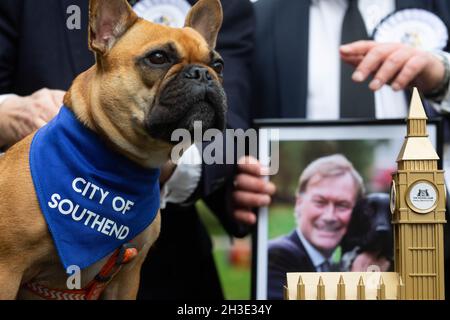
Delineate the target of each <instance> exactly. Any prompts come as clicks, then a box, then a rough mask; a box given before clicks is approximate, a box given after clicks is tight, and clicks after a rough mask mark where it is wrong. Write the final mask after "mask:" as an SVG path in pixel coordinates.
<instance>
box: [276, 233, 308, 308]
mask: <svg viewBox="0 0 450 320" xmlns="http://www.w3.org/2000/svg"><path fill="white" fill-rule="evenodd" d="M268 252H269V256H268V273H267V298H268V299H270V300H281V299H283V286H284V285H286V273H287V272H315V271H316V268H314V265H313V263H312V261H311V258H310V257H309V256H308V253H307V252H306V249H305V247H304V246H303V244H302V242H301V241H300V238H299V237H298V234H297V232H296V231H295V230H294V231H293V232H292V233H290V234H289V235H285V236H281V237H279V238H276V239H273V240H270V241H269V246H268Z"/></svg>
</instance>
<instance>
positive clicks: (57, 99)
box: [52, 90, 66, 111]
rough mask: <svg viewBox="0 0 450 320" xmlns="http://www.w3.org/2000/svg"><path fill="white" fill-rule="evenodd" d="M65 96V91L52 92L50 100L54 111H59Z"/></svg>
mask: <svg viewBox="0 0 450 320" xmlns="http://www.w3.org/2000/svg"><path fill="white" fill-rule="evenodd" d="M65 95H66V92H65V91H61V90H52V98H53V102H54V105H55V106H56V109H57V110H58V111H59V109H60V107H61V106H62V104H63V100H64V96H65Z"/></svg>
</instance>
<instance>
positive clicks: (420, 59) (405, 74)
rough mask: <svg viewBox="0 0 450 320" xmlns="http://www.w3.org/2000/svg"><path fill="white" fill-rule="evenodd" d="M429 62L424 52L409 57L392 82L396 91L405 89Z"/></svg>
mask: <svg viewBox="0 0 450 320" xmlns="http://www.w3.org/2000/svg"><path fill="white" fill-rule="evenodd" d="M427 64H428V59H427V58H426V56H425V55H423V54H421V55H416V56H414V57H412V58H411V59H409V60H408V62H407V63H406V64H405V65H404V67H403V69H402V70H401V71H400V73H399V74H398V76H397V78H395V80H394V82H393V83H392V88H393V89H394V90H396V91H398V90H403V89H405V88H406V87H407V86H408V85H409V84H410V83H411V82H412V81H413V80H414V79H415V78H416V77H417V76H418V75H419V74H420V73H421V72H422V71H423V70H424V69H425V67H426V66H427Z"/></svg>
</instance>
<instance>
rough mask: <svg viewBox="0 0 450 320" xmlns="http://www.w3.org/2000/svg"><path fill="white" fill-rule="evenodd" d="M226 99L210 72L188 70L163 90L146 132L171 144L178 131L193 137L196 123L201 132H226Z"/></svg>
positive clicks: (195, 69)
mask: <svg viewBox="0 0 450 320" xmlns="http://www.w3.org/2000/svg"><path fill="white" fill-rule="evenodd" d="M225 113H226V97H225V92H224V90H223V88H222V86H221V85H220V83H219V82H218V81H217V80H215V79H214V78H213V76H212V75H211V74H210V72H209V70H208V69H207V68H205V67H202V66H198V65H190V66H187V67H185V68H184V69H183V70H182V71H181V72H180V73H179V74H178V75H177V76H176V77H175V78H174V79H172V80H171V81H170V82H169V83H168V84H167V85H166V87H165V88H164V89H163V90H162V92H161V95H160V98H159V101H158V103H157V104H156V105H155V107H154V108H153V109H152V110H151V112H150V113H149V115H148V117H147V123H146V127H147V131H148V133H149V134H150V135H151V136H152V137H154V138H157V139H161V140H164V141H167V142H172V139H171V137H172V133H173V132H174V131H175V130H176V129H186V130H188V131H189V133H190V134H191V135H192V134H193V131H194V122H200V123H201V127H202V130H203V131H205V130H208V129H211V128H215V129H219V130H223V129H224V128H225Z"/></svg>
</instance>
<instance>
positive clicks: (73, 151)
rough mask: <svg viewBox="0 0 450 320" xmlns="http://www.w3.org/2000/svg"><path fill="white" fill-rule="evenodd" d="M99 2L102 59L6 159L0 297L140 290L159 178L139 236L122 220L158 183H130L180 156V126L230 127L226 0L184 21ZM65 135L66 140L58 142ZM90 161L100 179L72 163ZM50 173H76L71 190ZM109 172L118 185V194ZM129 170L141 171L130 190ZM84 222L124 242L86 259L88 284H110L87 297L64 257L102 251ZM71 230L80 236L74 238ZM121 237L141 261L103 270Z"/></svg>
mask: <svg viewBox="0 0 450 320" xmlns="http://www.w3.org/2000/svg"><path fill="white" fill-rule="evenodd" d="M89 7H90V8H89V9H90V12H89V41H88V43H89V47H90V49H91V50H92V51H93V52H94V54H95V57H96V64H95V65H94V66H93V67H91V68H90V69H89V70H87V71H85V72H84V73H82V74H80V75H79V76H78V77H77V78H76V79H75V80H74V82H73V84H72V86H71V88H70V89H69V90H68V92H67V94H66V96H65V97H64V107H63V109H64V110H63V111H61V113H60V114H59V115H58V116H57V118H55V119H54V120H52V121H51V122H50V123H49V124H47V126H44V127H43V128H41V129H40V130H38V131H37V132H35V133H33V134H32V135H30V136H28V137H27V138H25V139H24V140H22V141H20V142H19V143H17V144H16V145H14V146H13V147H12V148H11V149H9V150H8V151H7V152H6V153H5V154H4V155H3V156H1V157H0V203H1V206H0V299H16V298H20V299H40V298H45V299H47V298H48V299H65V298H67V297H69V298H70V297H71V294H72V293H73V294H74V296H75V297H78V298H80V299H86V298H94V299H97V298H101V299H135V298H136V295H137V289H138V284H139V274H140V268H141V265H142V263H143V261H144V259H145V257H146V255H147V252H148V250H149V248H150V247H151V246H152V244H153V243H154V242H155V240H156V239H157V237H158V235H159V229H160V214H159V207H157V205H156V202H157V201H156V200H159V189H158V188H159V185H158V186H157V187H158V188H157V189H158V196H156V195H155V194H154V196H155V197H154V198H152V200H151V203H153V206H154V207H155V208H153V210H154V212H153V213H152V215H151V217H150V216H148V215H147V216H148V217H149V218H148V219H147V218H146V220H145V219H144V220H145V221H143V222H142V223H143V224H139V223H138V224H136V223H134V224H135V229H134V230H135V234H133V237H131V238H130V235H131V230H130V229H131V227H129V226H127V225H125V224H122V225H120V224H119V223H116V222H117V221H115V220H114V219H116V217H117V219H121V217H122V216H126V215H127V214H129V213H130V212H131V211H132V208H133V206H134V207H136V206H137V205H138V202H139V201H140V199H139V197H137V198H136V197H135V195H136V194H144V195H145V192H147V190H134V189H133V191H132V192H131V191H130V190H128V189H127V188H133V187H135V186H136V185H139V183H140V182H139V179H141V175H140V172H141V170H142V172H144V176H145V175H146V174H147V172H149V173H151V174H149V177H155V176H156V177H157V176H158V175H157V174H156V175H153V173H154V172H157V171H155V170H157V168H159V167H161V166H162V165H163V164H164V163H166V162H167V161H168V159H169V156H170V153H171V150H172V148H173V147H174V142H173V141H171V134H172V132H173V131H174V130H175V129H178V128H183V129H187V130H189V131H190V132H192V131H193V123H194V121H201V122H202V124H203V127H204V128H205V129H208V128H218V129H223V128H224V125H225V124H224V121H225V112H226V98H225V93H224V90H223V87H222V72H223V67H224V63H223V60H222V59H221V57H220V55H219V54H218V53H217V52H216V51H215V50H214V48H215V45H216V40H217V35H218V32H219V29H220V27H221V24H222V19H223V14H222V8H221V5H220V2H219V0H199V1H198V2H197V3H196V4H195V5H194V6H193V7H192V9H191V11H190V12H189V14H188V16H187V18H186V23H185V27H184V28H170V27H167V26H163V25H157V24H153V23H151V22H148V21H145V20H143V19H141V18H139V17H138V16H137V15H136V14H135V13H134V12H133V10H132V8H131V7H130V5H129V4H128V3H127V1H126V0H91V1H90V4H89ZM58 121H59V122H58ZM64 121H66V122H64ZM76 130H80V131H82V134H79V133H77V132H75V131H76ZM60 135H61V136H62V137H64V139H66V140H64V141H60V140H58V139H59V138H58V137H59V136H60ZM79 135H82V137H81V138H79ZM93 140H95V143H94V142H92V141H93ZM91 142H92V143H94V144H93V145H91ZM96 143H97V144H96ZM49 144H50V145H49ZM40 146H41V147H40ZM100 149H101V150H100ZM55 150H56V151H55ZM97 150H99V151H98V153H97ZM102 152H103V153H102ZM109 155H110V156H111V157H112V158H113V160H111V159H107V158H108V157H109ZM116 157H117V160H116ZM59 158H60V159H59ZM58 159H59V160H58ZM61 159H62V160H61ZM91 161H92V163H94V164H92V163H91ZM79 163H82V164H80V165H82V166H84V167H89V168H90V167H91V166H94V168H93V169H92V170H91V171H92V172H90V173H89V174H86V175H87V176H88V177H87V176H85V175H82V174H80V173H78V175H74V176H71V174H72V173H71V172H70V170H74V171H75V172H78V171H77V170H78V169H77V168H75V169H72V167H71V166H72V165H73V166H77V165H78V164H79ZM104 163H106V164H105V165H104V166H103V164H104ZM108 163H109V164H108ZM97 165H98V167H96V166H97ZM123 166H125V167H127V168H132V169H131V171H130V172H131V173H130V175H128V173H126V174H123V172H128V171H123V170H124V169H123V168H122V167H123ZM61 168H62V169H61ZM66 168H67V170H68V171H67V172H66V171H64V170H66ZM99 168H100V169H99ZM105 168H106V169H105ZM61 170H62V171H61ZM105 170H106V171H107V172H104V171H105ZM108 170H110V171H111V172H108ZM127 170H128V169H127ZM133 170H135V171H136V172H137V173H139V174H134V173H133V172H134V171H133ZM152 170H153V171H152ZM99 171H101V172H99ZM116 171H117V172H116ZM55 172H56V173H55ZM83 172H84V171H83ZM118 172H119V173H120V174H118ZM152 172H153V173H152ZM124 175H127V176H124ZM47 176H49V177H50V178H48V177H47ZM111 176H113V177H114V179H115V180H114V181H112V180H113V179H112V178H110V177H111ZM55 177H56V179H55ZM105 177H106V178H105ZM39 179H42V181H40V180H39ZM48 179H50V180H52V179H54V180H61V181H65V180H67V181H69V182H70V183H69V184H68V186H67V188H68V189H67V190H69V189H70V192H69V194H64V192H65V191H58V190H59V189H58V190H56V191H54V190H53V191H52V189H51V188H52V186H53V184H57V183H59V182H58V181H56V182H55V181H47V180H48ZM102 179H106V180H105V181H108V183H110V184H109V185H108V186H111V188H115V189H114V192H116V194H115V197H114V198H113V196H114V195H113V191H111V190H110V189H108V187H105V186H104V185H102V182H103V181H104V180H102ZM108 179H109V180H111V181H109V180H108ZM117 179H119V180H120V181H122V180H123V181H127V179H128V180H132V181H131V182H130V183H129V186H126V187H125V189H124V190H121V185H120V183H119V182H118V181H117ZM133 179H136V180H133ZM141 180H144V179H141ZM99 181H100V182H99ZM136 181H138V182H136ZM143 183H145V181H143ZM156 183H157V181H156V182H155V185H156ZM46 188H47V189H48V188H49V190H50V191H51V192H50V193H48V194H47V193H46ZM61 188H62V187H61ZM41 189H42V190H41ZM135 189H136V188H135ZM155 190H156V189H155ZM121 192H123V194H122V193H121ZM127 192H128V193H127ZM148 192H149V193H150V190H149V191H148ZM124 194H125V195H126V196H124ZM119 195H121V196H120V197H119ZM127 196H129V197H131V198H132V200H130V199H131V198H127ZM76 197H78V198H76ZM133 197H134V198H133ZM74 199H75V200H74ZM76 199H79V201H80V202H79V203H78V202H77V200H76ZM155 199H156V200H155ZM111 200H112V201H111ZM84 201H86V202H84ZM92 202H96V203H97V205H98V208H103V207H105V208H106V209H105V210H110V211H112V213H111V215H112V217H113V218H108V219H106V218H104V217H102V216H101V214H99V213H98V212H96V211H95V210H94V209H92V207H89V205H90V204H91V203H92ZM80 203H81V205H80ZM85 204H87V206H85V207H84V209H83V205H85ZM158 204H159V201H158ZM102 206H103V207H102ZM141 207H142V206H141ZM112 208H114V210H113V209H112ZM82 209H83V211H82ZM102 210H103V209H102ZM127 210H129V211H127ZM143 211H145V207H144V208H143ZM44 212H45V214H44ZM141 214H142V213H141V212H139V211H138V212H135V213H134V216H133V217H139V216H140V215H141ZM145 215H146V214H144V216H145ZM119 216H120V217H119ZM147 216H146V217H147ZM129 217H130V216H128V218H129ZM53 219H55V221H56V220H57V221H56V223H57V222H58V221H62V222H63V224H67V225H66V226H67V229H60V226H58V225H53V224H50V222H49V221H50V220H53ZM127 221H129V223H133V222H132V221H131V220H127ZM72 227H74V228H75V227H76V228H77V231H76V232H78V230H80V232H84V231H86V230H85V229H87V231H86V232H91V233H93V234H94V233H95V235H93V236H95V237H99V238H98V239H100V240H101V241H99V243H100V242H101V243H102V245H104V247H105V248H110V249H112V250H109V249H105V250H109V251H108V253H107V255H103V256H102V257H101V258H100V259H97V258H95V257H89V256H87V257H86V258H85V259H84V258H83V259H84V260H83V263H85V264H87V265H85V266H83V268H80V270H81V273H80V278H79V279H80V283H79V286H80V288H81V289H83V288H86V286H87V285H89V284H90V283H92V281H94V279H96V280H98V281H100V282H102V285H100V286H99V287H98V288H97V289H96V291H97V292H95V294H91V295H84V294H81V295H78V296H77V294H76V293H77V292H78V293H79V292H80V291H76V290H77V289H79V288H77V287H75V289H73V288H68V287H67V283H68V282H67V280H68V274H67V270H66V268H65V267H66V265H65V264H63V263H61V261H65V260H64V259H66V260H67V261H72V260H71V259H75V260H76V259H77V258H78V255H77V253H76V252H77V251H76V250H80V252H81V250H87V252H90V250H91V249H92V248H95V247H96V246H98V245H99V243H97V242H96V241H92V242H89V241H87V239H91V238H90V236H84V235H83V234H79V235H78V234H77V233H76V232H75V233H74V232H73V231H71V228H72ZM140 229H142V230H140ZM60 230H67V232H68V233H70V232H72V233H74V235H72V238H70V237H68V236H67V235H66V234H65V232H60ZM136 230H137V231H136ZM77 238H79V239H77ZM68 239H71V240H70V241H69V240H68ZM109 239H114V240H115V241H116V242H114V243H113V244H112V245H114V244H115V243H120V244H123V243H125V242H127V243H131V244H132V245H133V247H134V248H136V249H137V250H136V251H135V252H134V253H135V256H134V259H132V260H131V261H129V262H128V263H124V264H123V266H122V268H121V270H120V272H118V273H117V274H115V273H113V274H112V275H114V277H112V278H111V277H110V276H108V275H107V276H105V277H103V276H104V274H102V272H101V270H104V269H103V268H104V266H105V264H108V263H109V262H110V261H113V262H114V261H117V259H116V260H111V259H112V257H113V255H118V254H119V253H118V251H117V250H115V249H118V247H111V243H110V242H108V240H109ZM57 240H59V241H60V243H58V242H57ZM72 240H73V241H74V242H77V241H79V242H80V244H79V247H76V250H75V253H73V252H72V253H71V252H70V251H65V249H64V246H69V247H70V246H72V243H71V241H72ZM83 241H84V242H83ZM116 253H117V254H116ZM99 254H100V255H101V253H99ZM121 254H123V252H121ZM80 255H81V253H80ZM99 257H100V256H99ZM113 264H114V263H113ZM29 284H32V286H30V285H29ZM75 284H76V282H75ZM30 288H31V289H30ZM32 288H34V290H32ZM36 288H37V289H36ZM71 289H73V290H75V291H71ZM99 291H100V292H99Z"/></svg>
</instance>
